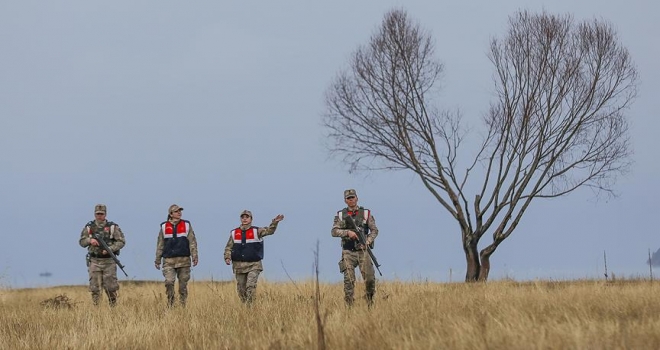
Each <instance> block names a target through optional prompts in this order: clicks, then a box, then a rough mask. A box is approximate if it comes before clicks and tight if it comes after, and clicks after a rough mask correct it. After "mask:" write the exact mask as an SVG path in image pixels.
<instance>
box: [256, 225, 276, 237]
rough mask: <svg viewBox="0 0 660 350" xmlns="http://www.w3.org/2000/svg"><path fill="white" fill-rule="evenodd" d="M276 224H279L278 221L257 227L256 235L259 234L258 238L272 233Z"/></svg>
mask: <svg viewBox="0 0 660 350" xmlns="http://www.w3.org/2000/svg"><path fill="white" fill-rule="evenodd" d="M277 224H279V222H277V221H273V222H271V223H270V225H269V226H268V227H259V228H258V229H257V235H258V236H259V238H263V237H265V236H269V235H272V234H273V233H275V230H277Z"/></svg>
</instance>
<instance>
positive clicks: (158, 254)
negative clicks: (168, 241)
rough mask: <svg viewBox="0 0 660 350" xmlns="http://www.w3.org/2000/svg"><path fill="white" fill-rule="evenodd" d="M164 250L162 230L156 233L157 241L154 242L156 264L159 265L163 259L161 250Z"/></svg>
mask: <svg viewBox="0 0 660 350" xmlns="http://www.w3.org/2000/svg"><path fill="white" fill-rule="evenodd" d="M164 248H165V237H164V236H163V229H162V228H161V229H160V231H158V240H157V241H156V264H159V265H160V263H161V260H162V258H163V249H164Z"/></svg>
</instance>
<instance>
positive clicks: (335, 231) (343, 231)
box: [332, 207, 378, 246]
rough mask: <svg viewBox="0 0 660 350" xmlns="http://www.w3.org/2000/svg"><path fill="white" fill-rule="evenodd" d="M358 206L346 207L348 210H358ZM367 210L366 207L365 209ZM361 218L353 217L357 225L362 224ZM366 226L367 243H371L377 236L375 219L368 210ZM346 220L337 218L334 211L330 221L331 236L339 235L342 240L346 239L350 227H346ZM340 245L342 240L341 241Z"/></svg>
mask: <svg viewBox="0 0 660 350" xmlns="http://www.w3.org/2000/svg"><path fill="white" fill-rule="evenodd" d="M359 208H360V207H355V208H348V210H351V211H354V210H358V209H359ZM367 210H368V209H367ZM363 220H364V219H363V218H359V217H355V223H356V224H358V225H361V224H362V221H363ZM367 226H369V234H368V235H367V244H369V245H371V244H373V243H374V241H375V240H376V237H377V236H378V227H377V226H376V219H375V218H374V216H373V213H371V211H370V215H369V219H368V220H367ZM346 227H347V225H346V221H344V220H339V216H337V214H336V213H335V219H334V222H333V223H332V237H341V239H342V241H343V240H348V239H349V238H348V231H352V230H351V229H347V228H346ZM341 243H342V246H343V243H344V242H341Z"/></svg>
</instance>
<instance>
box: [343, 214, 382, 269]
mask: <svg viewBox="0 0 660 350" xmlns="http://www.w3.org/2000/svg"><path fill="white" fill-rule="evenodd" d="M347 216H348V217H349V218H350V219H351V222H352V223H353V228H354V230H355V233H356V234H357V236H358V243H359V244H362V245H363V246H364V248H365V249H366V250H367V253H369V257H370V258H371V261H373V263H374V266H376V270H378V274H379V275H381V276H382V275H383V273H382V272H380V264H379V263H378V260H376V256H374V252H372V251H371V248H370V247H369V245H368V244H367V237H366V236H365V234H364V229H363V228H362V227H360V226H358V225H357V224H356V223H355V219H353V217H352V216H351V215H347Z"/></svg>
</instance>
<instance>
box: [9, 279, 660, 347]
mask: <svg viewBox="0 0 660 350" xmlns="http://www.w3.org/2000/svg"><path fill="white" fill-rule="evenodd" d="M363 288H364V286H363V285H362V284H360V285H359V289H358V290H357V291H356V296H357V295H362V294H363V293H364V289H363ZM164 290H165V287H164V285H163V284H162V283H156V282H121V290H120V295H119V298H120V299H119V304H118V306H117V307H116V308H114V309H111V308H110V307H109V306H108V305H107V303H105V302H104V303H103V304H102V305H101V306H99V307H94V306H93V305H92V303H91V298H90V296H89V293H88V292H87V288H86V287H84V286H62V287H53V288H41V289H22V290H18V289H17V290H12V289H2V290H0V349H314V348H318V346H319V345H320V344H319V340H318V339H319V337H318V334H319V333H318V328H317V321H316V316H315V315H316V309H315V306H314V295H315V292H314V284H313V283H312V282H311V281H301V282H296V283H295V284H294V283H291V282H289V283H268V282H267V281H261V282H260V284H259V287H258V291H257V295H258V296H257V298H258V299H257V302H256V303H255V304H254V305H252V306H251V307H247V306H245V305H242V304H241V303H240V302H239V301H238V297H237V295H236V291H235V285H234V284H233V282H231V283H230V282H194V283H191V284H190V285H189V290H190V292H189V293H190V296H189V302H188V306H187V307H186V308H182V307H175V308H172V309H168V308H167V307H166V302H165V296H164ZM320 292H321V293H320V294H321V297H320V308H319V311H320V314H321V321H322V324H323V329H324V330H323V333H322V334H323V337H324V338H323V339H325V344H326V346H327V348H328V349H660V285H659V284H658V282H649V281H642V280H627V281H616V282H605V281H588V280H584V281H571V282H553V281H537V282H524V283H523V282H514V281H495V282H488V283H487V284H481V283H480V284H463V283H456V284H446V283H413V282H406V283H404V282H386V283H381V284H379V290H378V295H377V299H376V305H375V306H374V307H373V308H372V309H368V308H367V307H366V303H365V302H364V301H363V300H361V299H359V300H358V301H357V303H356V305H355V306H354V307H353V308H351V309H347V308H346V307H345V306H344V303H343V291H342V286H341V285H339V284H321V286H320ZM104 301H105V300H104Z"/></svg>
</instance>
